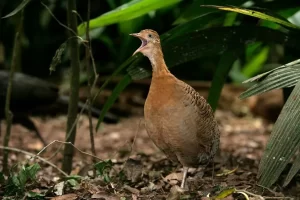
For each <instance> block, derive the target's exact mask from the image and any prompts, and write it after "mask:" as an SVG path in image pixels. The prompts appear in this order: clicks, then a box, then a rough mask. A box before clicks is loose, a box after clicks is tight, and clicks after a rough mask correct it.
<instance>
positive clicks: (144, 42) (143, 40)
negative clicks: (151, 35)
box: [129, 33, 147, 56]
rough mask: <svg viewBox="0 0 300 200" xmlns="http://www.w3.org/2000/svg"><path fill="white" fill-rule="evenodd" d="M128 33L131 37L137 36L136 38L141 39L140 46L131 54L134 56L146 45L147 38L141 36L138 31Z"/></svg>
mask: <svg viewBox="0 0 300 200" xmlns="http://www.w3.org/2000/svg"><path fill="white" fill-rule="evenodd" d="M129 35H131V36H133V37H137V38H139V39H140V40H141V41H142V44H141V46H140V47H139V48H138V49H137V50H136V51H135V52H134V53H133V54H132V56H134V55H135V54H136V53H138V52H140V51H141V50H142V48H143V47H145V46H146V45H147V40H146V39H144V38H143V37H142V36H141V34H140V33H131V34H129Z"/></svg>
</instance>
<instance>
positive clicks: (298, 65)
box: [239, 59, 300, 99]
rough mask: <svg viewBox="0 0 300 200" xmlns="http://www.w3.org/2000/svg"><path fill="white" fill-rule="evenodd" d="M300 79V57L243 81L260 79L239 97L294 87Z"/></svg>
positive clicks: (243, 97)
mask: <svg viewBox="0 0 300 200" xmlns="http://www.w3.org/2000/svg"><path fill="white" fill-rule="evenodd" d="M298 80H300V59H299V60H296V61H293V62H291V63H288V64H286V65H283V66H280V67H277V68H275V69H273V70H270V71H268V72H265V73H263V74H260V75H257V76H255V77H253V78H251V79H248V80H246V81H244V82H243V83H248V82H253V81H259V82H258V83H256V84H255V85H253V86H251V87H250V88H249V89H248V90H246V91H245V92H243V93H242V94H241V95H240V96H239V98H241V99H245V98H247V97H250V96H253V95H258V94H261V93H264V92H268V91H271V90H274V89H278V88H285V87H292V86H294V85H296V83H297V82H298Z"/></svg>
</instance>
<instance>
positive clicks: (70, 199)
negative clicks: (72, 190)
mask: <svg viewBox="0 0 300 200" xmlns="http://www.w3.org/2000/svg"><path fill="white" fill-rule="evenodd" d="M77 197H78V196H77V194H64V195H62V196H58V197H53V198H52V199H51V200H75V199H76V198H77Z"/></svg>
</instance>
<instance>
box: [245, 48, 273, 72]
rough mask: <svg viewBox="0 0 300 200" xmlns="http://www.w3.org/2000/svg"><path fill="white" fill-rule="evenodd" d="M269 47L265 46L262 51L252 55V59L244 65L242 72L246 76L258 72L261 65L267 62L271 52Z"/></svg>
mask: <svg viewBox="0 0 300 200" xmlns="http://www.w3.org/2000/svg"><path fill="white" fill-rule="evenodd" d="M269 49H270V48H269V47H268V46H265V47H263V48H262V49H261V50H260V52H259V53H258V54H256V55H254V56H253V57H252V59H251V60H250V61H249V62H248V63H247V64H246V65H245V66H244V68H243V70H242V73H243V74H244V75H245V76H248V77H251V76H253V75H254V74H255V73H257V72H258V71H259V70H260V69H261V66H262V65H263V64H264V63H265V62H266V60H267V58H268V54H269Z"/></svg>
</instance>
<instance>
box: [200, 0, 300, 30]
mask: <svg viewBox="0 0 300 200" xmlns="http://www.w3.org/2000/svg"><path fill="white" fill-rule="evenodd" d="M203 7H211V8H217V9H219V10H226V11H231V12H237V13H241V14H244V15H249V16H252V17H256V18H260V19H263V20H268V21H272V22H275V23H277V24H281V25H283V26H286V27H289V28H294V29H300V27H299V26H296V25H294V24H292V23H290V22H289V21H287V20H286V19H285V18H283V17H281V16H279V15H278V14H275V13H271V12H270V11H268V12H267V11H265V12H260V11H257V10H254V9H251V10H250V9H246V8H239V7H233V6H215V5H204V6H203ZM256 9H257V8H256ZM266 12H267V13H266Z"/></svg>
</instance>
